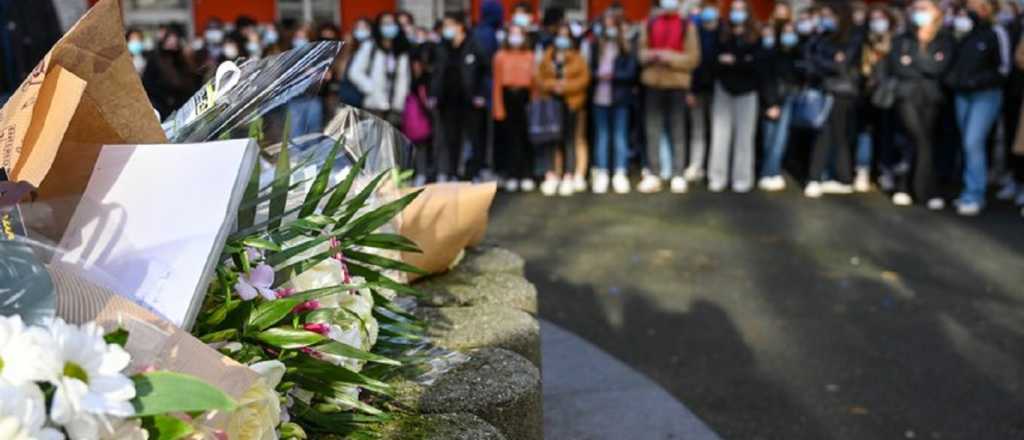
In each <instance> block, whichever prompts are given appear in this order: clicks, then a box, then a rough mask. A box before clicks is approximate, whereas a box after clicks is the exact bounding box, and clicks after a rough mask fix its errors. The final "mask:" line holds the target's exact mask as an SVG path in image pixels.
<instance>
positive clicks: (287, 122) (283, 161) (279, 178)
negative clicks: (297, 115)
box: [269, 115, 292, 229]
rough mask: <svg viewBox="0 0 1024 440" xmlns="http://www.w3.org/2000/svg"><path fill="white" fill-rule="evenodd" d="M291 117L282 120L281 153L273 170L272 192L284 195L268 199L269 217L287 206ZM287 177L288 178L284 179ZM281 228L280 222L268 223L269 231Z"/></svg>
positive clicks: (279, 212)
mask: <svg viewBox="0 0 1024 440" xmlns="http://www.w3.org/2000/svg"><path fill="white" fill-rule="evenodd" d="M291 125H292V122H291V116H290V115H289V116H286V117H285V119H284V139H283V140H282V141H281V151H280V152H278V153H277V167H276V168H275V169H274V179H275V183H274V186H273V188H274V190H273V191H274V192H275V193H276V192H280V191H284V194H278V195H277V196H275V197H274V198H272V199H270V214H269V215H270V217H274V216H278V215H281V214H282V213H284V208H285V206H286V205H287V204H288V191H287V189H288V183H289V182H290V180H291V179H290V177H288V176H291V174H292V171H291V166H292V164H291V159H289V157H288V151H289V150H290V149H291V141H290V139H289V135H290V134H291V133H290V132H291ZM285 177H288V178H285ZM279 226H281V220H274V221H272V222H270V225H269V227H270V229H276V228H277V227H279Z"/></svg>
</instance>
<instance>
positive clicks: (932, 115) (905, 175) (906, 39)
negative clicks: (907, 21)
mask: <svg viewBox="0 0 1024 440" xmlns="http://www.w3.org/2000/svg"><path fill="white" fill-rule="evenodd" d="M911 22H912V24H913V26H912V27H911V28H910V29H909V30H908V31H907V32H905V33H903V34H902V35H899V36H898V37H896V39H895V40H894V41H893V45H892V51H891V52H890V54H889V56H888V58H887V59H886V60H885V67H884V70H885V72H886V74H887V75H888V76H891V77H892V78H895V79H896V80H897V81H898V83H897V86H896V103H895V108H896V111H897V113H898V115H899V118H900V121H901V122H902V124H903V127H904V129H905V130H906V133H907V134H908V135H909V138H910V139H909V140H910V143H909V147H910V149H907V150H906V151H901V152H900V154H899V155H900V156H901V157H900V160H899V162H900V163H901V165H900V166H897V167H896V168H897V170H898V171H901V172H898V173H896V177H897V179H896V194H894V195H893V203H894V204H896V205H899V206H906V205H910V204H911V203H913V200H915V199H916V200H919V201H926V202H927V204H928V209H932V210H940V209H943V208H944V207H945V202H944V201H943V200H942V198H940V197H939V192H938V180H937V177H936V173H935V159H934V158H935V156H934V148H935V143H936V139H935V128H936V127H935V124H936V122H938V119H939V109H940V108H941V107H942V103H943V101H944V100H945V97H944V96H943V91H942V82H941V81H942V75H943V74H945V72H946V69H947V68H948V67H949V63H950V61H951V60H952V59H953V51H954V45H955V42H954V41H953V37H952V35H950V34H949V33H948V32H947V31H945V30H944V29H943V26H942V23H943V14H942V11H941V10H940V9H939V8H938V6H937V5H936V4H935V2H934V1H932V0H917V1H915V2H914V3H913V6H912V9H911Z"/></svg>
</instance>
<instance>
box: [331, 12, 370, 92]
mask: <svg viewBox="0 0 1024 440" xmlns="http://www.w3.org/2000/svg"><path fill="white" fill-rule="evenodd" d="M372 38H373V25H372V24H371V23H370V20H369V19H367V18H360V19H358V20H356V22H355V23H353V24H352V31H351V32H350V33H349V35H348V37H346V38H345V45H343V46H341V55H339V56H338V63H339V64H340V69H341V71H342V76H341V78H342V79H341V84H340V85H339V89H338V98H339V100H340V101H341V102H342V103H343V104H348V105H351V106H353V107H362V105H363V99H364V98H365V96H364V95H363V92H361V91H360V90H359V87H358V86H356V84H355V83H354V82H352V78H351V76H352V75H351V73H352V62H353V60H354V59H355V56H356V54H357V53H359V49H360V48H362V47H363V44H364V43H365V44H367V45H373V40H372Z"/></svg>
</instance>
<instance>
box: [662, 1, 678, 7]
mask: <svg viewBox="0 0 1024 440" xmlns="http://www.w3.org/2000/svg"><path fill="white" fill-rule="evenodd" d="M661 9H679V0H661Z"/></svg>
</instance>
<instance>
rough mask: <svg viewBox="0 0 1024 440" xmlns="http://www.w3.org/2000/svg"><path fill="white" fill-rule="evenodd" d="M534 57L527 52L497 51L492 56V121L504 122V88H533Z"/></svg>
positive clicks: (531, 53)
mask: <svg viewBox="0 0 1024 440" xmlns="http://www.w3.org/2000/svg"><path fill="white" fill-rule="evenodd" d="M533 62H534V55H533V52H532V51H529V50H508V49H502V50H499V51H498V53H497V54H495V55H494V62H493V63H492V68H493V69H494V92H493V95H492V102H493V103H494V119H495V120H498V121H504V120H505V117H506V116H507V114H506V112H505V93H504V91H505V88H506V87H510V88H519V89H529V88H530V87H532V86H533V75H534V70H535V69H534V67H533Z"/></svg>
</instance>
